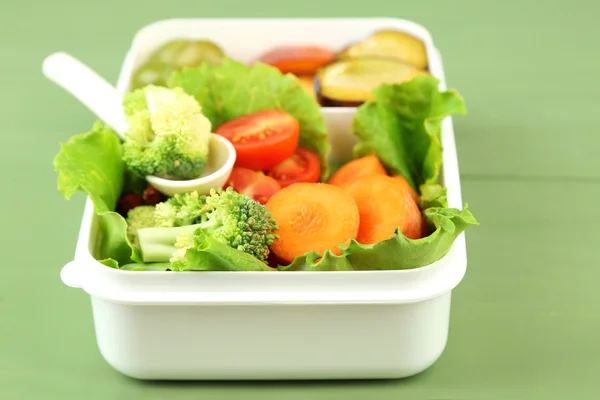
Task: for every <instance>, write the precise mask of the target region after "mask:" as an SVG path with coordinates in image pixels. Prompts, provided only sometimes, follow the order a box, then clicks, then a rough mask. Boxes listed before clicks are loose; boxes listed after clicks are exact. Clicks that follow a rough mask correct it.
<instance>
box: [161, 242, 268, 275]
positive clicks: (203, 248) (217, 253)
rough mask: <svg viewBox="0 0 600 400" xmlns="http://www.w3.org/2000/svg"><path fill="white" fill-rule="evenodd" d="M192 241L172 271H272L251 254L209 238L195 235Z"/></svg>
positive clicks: (174, 263)
mask: <svg viewBox="0 0 600 400" xmlns="http://www.w3.org/2000/svg"><path fill="white" fill-rule="evenodd" d="M193 240H194V245H193V246H192V247H190V248H188V249H187V250H185V255H184V256H183V257H182V259H181V260H177V261H174V262H173V263H172V269H173V270H174V271H274V269H272V268H270V267H269V266H268V265H267V264H265V263H263V262H262V261H260V260H259V259H258V258H256V257H254V256H252V255H251V254H248V253H244V252H243V251H240V250H237V249H234V248H233V247H230V246H228V245H226V244H225V243H222V242H220V241H218V240H216V239H214V238H212V237H210V236H207V235H204V234H196V235H195V237H194V239H193Z"/></svg>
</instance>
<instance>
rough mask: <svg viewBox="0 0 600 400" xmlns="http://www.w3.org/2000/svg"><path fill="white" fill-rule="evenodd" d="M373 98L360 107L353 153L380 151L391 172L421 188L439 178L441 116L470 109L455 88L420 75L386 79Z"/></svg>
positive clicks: (357, 113) (364, 153)
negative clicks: (441, 86)
mask: <svg viewBox="0 0 600 400" xmlns="http://www.w3.org/2000/svg"><path fill="white" fill-rule="evenodd" d="M373 94H374V98H375V99H374V100H373V101H368V102H366V103H364V104H362V105H361V106H360V107H358V109H357V111H356V115H355V117H354V121H353V130H354V132H355V134H356V135H357V136H358V142H357V143H356V145H355V147H354V156H355V157H361V156H365V155H367V154H371V153H375V154H376V155H377V156H378V157H379V159H380V160H381V162H382V164H383V165H384V166H385V167H386V169H387V170H388V172H390V173H391V174H394V175H398V174H400V175H402V176H404V177H405V178H406V180H407V181H408V183H410V184H411V186H412V187H413V188H414V189H415V190H418V189H419V187H420V186H421V185H422V184H435V183H438V179H439V174H440V169H441V167H442V145H441V138H440V131H441V123H442V120H443V119H444V118H445V117H447V116H449V115H452V114H463V115H464V114H466V108H465V105H464V102H463V99H462V97H461V96H460V95H459V94H458V93H457V92H456V91H454V90H448V91H445V92H440V90H439V81H438V80H437V79H436V78H433V77H431V76H425V75H423V76H417V77H415V78H414V79H413V80H411V81H409V82H405V83H402V84H384V85H381V86H379V87H377V88H376V89H375V90H374V91H373Z"/></svg>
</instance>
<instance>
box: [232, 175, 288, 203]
mask: <svg viewBox="0 0 600 400" xmlns="http://www.w3.org/2000/svg"><path fill="white" fill-rule="evenodd" d="M229 186H231V187H233V190H235V191H236V192H238V193H242V194H245V195H247V196H250V197H252V198H253V199H254V200H256V201H258V202H259V203H261V204H266V203H267V200H269V198H270V197H271V196H273V195H274V194H275V193H277V192H278V191H279V190H280V189H281V185H280V184H279V182H277V181H276V180H275V179H273V178H271V177H270V176H266V175H265V174H263V173H262V172H260V171H258V172H257V171H252V170H251V169H248V168H240V167H235V168H234V169H233V170H232V171H231V175H230V176H229V179H228V180H227V182H226V183H225V186H223V188H224V189H226V188H227V187H229Z"/></svg>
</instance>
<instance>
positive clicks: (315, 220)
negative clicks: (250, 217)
mask: <svg viewBox="0 0 600 400" xmlns="http://www.w3.org/2000/svg"><path fill="white" fill-rule="evenodd" d="M267 210H268V211H269V212H271V214H272V216H273V218H274V219H275V220H276V221H277V225H278V226H279V230H278V231H277V234H278V235H279V239H277V240H275V242H274V243H273V245H272V246H271V247H270V249H271V251H272V252H273V253H274V254H275V255H276V256H277V257H278V258H280V259H281V260H283V261H285V262H287V263H290V262H292V261H294V258H296V257H298V256H301V255H304V254H306V253H307V252H308V251H311V250H312V251H316V252H317V253H319V254H321V255H322V254H323V253H324V252H325V250H331V251H332V252H333V253H334V254H338V255H339V254H341V250H340V249H339V247H338V246H339V245H340V244H348V243H349V242H350V239H355V238H356V235H357V234H358V227H359V223H360V221H359V212H358V206H357V205H356V202H355V201H354V199H353V198H352V196H351V195H350V194H349V193H348V192H346V191H344V190H343V189H341V188H339V187H337V186H333V185H329V184H326V183H304V182H302V183H294V184H292V185H290V186H287V187H285V188H283V189H281V190H280V191H279V192H277V193H275V194H274V195H273V196H272V197H271V198H270V199H269V201H268V202H267Z"/></svg>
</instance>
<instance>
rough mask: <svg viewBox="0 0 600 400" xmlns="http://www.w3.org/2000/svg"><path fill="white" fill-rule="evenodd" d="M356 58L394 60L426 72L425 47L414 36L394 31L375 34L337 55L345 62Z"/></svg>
mask: <svg viewBox="0 0 600 400" xmlns="http://www.w3.org/2000/svg"><path fill="white" fill-rule="evenodd" d="M358 57H385V58H395V59H398V60H399V61H402V62H404V63H407V64H410V65H412V66H414V67H415V68H418V69H422V70H427V68H428V62H427V52H426V51H425V45H424V44H423V42H421V41H420V40H419V39H417V38H415V37H414V36H411V35H408V34H406V33H404V32H400V31H394V30H382V31H378V32H375V33H374V34H372V35H371V36H369V37H368V38H367V39H365V40H363V41H361V42H358V43H354V44H351V45H350V46H348V47H346V48H345V49H344V50H342V51H341V52H340V53H339V54H338V58H339V59H342V60H347V59H351V58H358Z"/></svg>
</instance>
